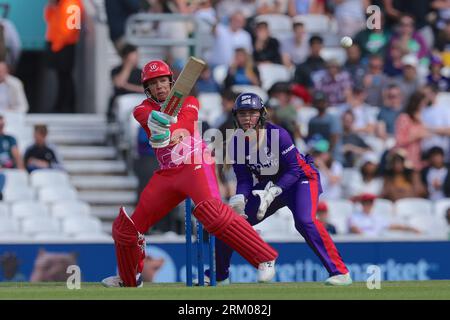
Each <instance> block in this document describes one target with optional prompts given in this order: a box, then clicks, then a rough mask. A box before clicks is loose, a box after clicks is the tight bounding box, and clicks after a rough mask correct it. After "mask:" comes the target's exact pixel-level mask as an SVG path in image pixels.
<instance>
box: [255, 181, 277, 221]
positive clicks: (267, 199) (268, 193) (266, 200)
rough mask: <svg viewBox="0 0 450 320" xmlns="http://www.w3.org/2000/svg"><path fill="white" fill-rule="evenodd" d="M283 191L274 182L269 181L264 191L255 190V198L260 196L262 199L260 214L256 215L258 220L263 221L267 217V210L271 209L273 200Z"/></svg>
mask: <svg viewBox="0 0 450 320" xmlns="http://www.w3.org/2000/svg"><path fill="white" fill-rule="evenodd" d="M282 192H283V190H281V188H280V187H279V186H277V185H275V184H274V183H273V182H272V181H269V182H268V183H267V184H266V187H265V188H264V190H253V191H252V194H253V195H254V196H259V197H260V199H261V203H260V204H259V208H258V213H257V214H256V218H257V219H258V220H262V219H263V218H264V216H265V215H266V211H267V208H269V206H270V204H271V203H272V202H273V200H274V199H275V198H276V197H278V196H279V195H280V194H281V193H282Z"/></svg>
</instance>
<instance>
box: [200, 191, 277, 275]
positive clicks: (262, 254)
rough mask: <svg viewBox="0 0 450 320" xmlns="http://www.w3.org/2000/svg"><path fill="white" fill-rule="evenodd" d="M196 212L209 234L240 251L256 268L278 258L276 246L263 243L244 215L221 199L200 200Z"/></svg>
mask: <svg viewBox="0 0 450 320" xmlns="http://www.w3.org/2000/svg"><path fill="white" fill-rule="evenodd" d="M193 215H194V216H195V217H196V218H197V219H198V220H199V221H200V222H201V223H202V224H203V226H204V228H205V229H206V230H207V231H208V232H209V233H211V234H213V235H215V236H216V237H217V238H218V239H220V240H222V241H223V242H225V243H226V244H227V245H229V246H230V247H231V248H233V249H234V250H235V251H237V252H238V253H239V254H240V255H241V256H242V257H243V258H244V259H246V260H247V261H248V262H249V263H250V264H251V265H253V266H254V267H255V268H257V267H258V265H259V264H260V263H262V262H267V261H272V260H275V259H276V258H277V257H278V253H277V252H276V251H275V249H273V248H272V247H271V246H269V245H268V244H267V243H266V242H264V240H262V239H261V237H260V236H259V235H258V233H257V232H256V231H255V230H254V229H253V227H252V226H251V225H250V224H249V223H248V222H247V221H246V220H245V219H244V218H242V217H241V216H240V215H238V214H237V213H236V212H234V211H233V210H232V209H231V207H229V206H228V205H226V204H224V203H223V202H222V201H220V200H218V199H209V200H205V201H202V202H200V203H199V204H198V205H197V206H196V207H195V209H194V211H193Z"/></svg>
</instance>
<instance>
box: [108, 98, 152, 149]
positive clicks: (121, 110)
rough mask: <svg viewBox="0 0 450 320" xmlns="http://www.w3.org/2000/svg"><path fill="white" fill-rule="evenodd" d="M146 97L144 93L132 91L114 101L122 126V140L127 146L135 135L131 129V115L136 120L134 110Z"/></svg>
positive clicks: (117, 117)
mask: <svg viewBox="0 0 450 320" xmlns="http://www.w3.org/2000/svg"><path fill="white" fill-rule="evenodd" d="M145 98H146V96H145V95H144V94H136V93H132V94H125V95H122V96H118V97H117V98H116V99H115V101H114V105H115V113H116V119H117V122H118V123H119V126H120V142H121V143H124V144H125V145H126V146H128V145H129V143H130V141H132V139H134V137H135V136H133V135H132V131H131V130H130V129H131V127H130V126H129V123H130V117H132V118H133V120H134V117H133V115H132V114H133V110H134V108H135V107H137V106H138V105H140V104H141V103H142V101H143V100H144V99H145ZM134 121H135V120H134Z"/></svg>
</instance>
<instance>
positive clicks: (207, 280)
mask: <svg viewBox="0 0 450 320" xmlns="http://www.w3.org/2000/svg"><path fill="white" fill-rule="evenodd" d="M229 284H231V282H230V278H226V279H224V280H221V281H216V285H217V286H227V285H229ZM192 285H194V286H196V287H198V286H200V285H199V282H198V279H194V280H193V281H192ZM210 285H211V279H210V278H209V277H208V276H206V275H205V286H206V287H209V286H210Z"/></svg>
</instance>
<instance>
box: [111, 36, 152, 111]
mask: <svg viewBox="0 0 450 320" xmlns="http://www.w3.org/2000/svg"><path fill="white" fill-rule="evenodd" d="M120 56H121V58H122V63H121V64H120V65H119V66H117V67H115V68H113V69H112V71H111V79H112V83H113V90H114V91H113V95H112V97H111V100H110V103H109V109H108V118H109V119H114V114H113V105H114V100H115V99H116V98H117V97H119V96H121V95H125V94H130V93H144V89H143V88H142V85H141V69H139V68H138V62H139V56H138V50H137V47H135V46H133V45H129V44H127V45H125V46H124V47H123V48H122V50H121V52H120Z"/></svg>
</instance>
